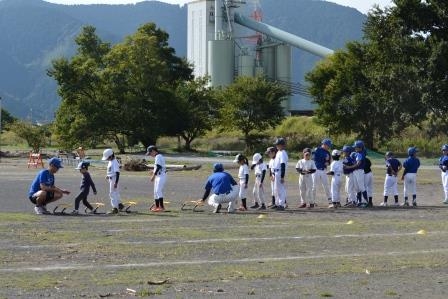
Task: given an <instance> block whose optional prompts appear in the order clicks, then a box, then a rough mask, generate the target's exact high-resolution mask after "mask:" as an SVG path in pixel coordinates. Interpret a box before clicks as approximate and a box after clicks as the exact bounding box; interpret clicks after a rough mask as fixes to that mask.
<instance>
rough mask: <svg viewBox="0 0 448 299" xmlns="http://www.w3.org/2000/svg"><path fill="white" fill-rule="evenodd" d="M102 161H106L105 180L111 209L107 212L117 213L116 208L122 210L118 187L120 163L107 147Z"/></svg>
mask: <svg viewBox="0 0 448 299" xmlns="http://www.w3.org/2000/svg"><path fill="white" fill-rule="evenodd" d="M102 160H103V161H108V163H107V173H106V180H107V181H109V197H110V204H111V205H112V210H111V211H110V212H109V214H117V213H118V210H122V209H123V208H124V205H123V204H122V203H121V198H120V188H119V185H118V181H119V180H120V164H119V163H118V161H117V159H116V158H115V154H114V151H113V150H112V149H111V148H107V149H105V150H104V151H103V158H102Z"/></svg>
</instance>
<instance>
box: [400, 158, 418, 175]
mask: <svg viewBox="0 0 448 299" xmlns="http://www.w3.org/2000/svg"><path fill="white" fill-rule="evenodd" d="M403 167H404V169H405V170H404V171H405V173H417V170H418V168H419V167H420V160H419V159H418V158H416V157H414V156H410V157H408V158H407V159H406V160H404V162H403Z"/></svg>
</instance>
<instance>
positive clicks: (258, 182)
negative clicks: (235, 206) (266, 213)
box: [250, 153, 267, 210]
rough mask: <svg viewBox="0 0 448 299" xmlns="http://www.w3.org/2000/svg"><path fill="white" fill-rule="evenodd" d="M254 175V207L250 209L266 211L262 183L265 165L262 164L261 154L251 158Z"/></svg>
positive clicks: (264, 175)
mask: <svg viewBox="0 0 448 299" xmlns="http://www.w3.org/2000/svg"><path fill="white" fill-rule="evenodd" d="M251 168H252V169H253V170H254V173H255V183H254V188H253V190H252V194H253V195H254V205H253V206H251V207H250V208H251V209H259V210H266V204H265V202H264V188H263V182H264V179H265V177H266V169H267V167H266V164H265V163H264V162H263V157H262V156H261V154H259V153H256V154H254V155H253V157H252V167H251Z"/></svg>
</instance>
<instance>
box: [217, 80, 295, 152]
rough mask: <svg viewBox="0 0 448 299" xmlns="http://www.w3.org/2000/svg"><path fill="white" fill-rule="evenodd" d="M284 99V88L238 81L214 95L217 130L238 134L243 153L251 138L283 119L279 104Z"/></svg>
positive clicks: (263, 81)
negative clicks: (217, 108) (218, 107)
mask: <svg viewBox="0 0 448 299" xmlns="http://www.w3.org/2000/svg"><path fill="white" fill-rule="evenodd" d="M288 95H289V91H288V90H287V89H286V88H284V87H282V86H281V85H279V84H277V83H275V82H269V81H267V80H266V79H265V78H263V77H260V76H259V77H255V78H251V77H239V78H237V79H236V80H235V82H234V83H233V84H231V85H229V86H228V87H227V88H225V89H222V90H221V91H219V92H218V98H219V101H220V104H221V108H220V110H219V126H220V127H222V128H223V129H230V130H238V131H241V133H242V134H243V136H244V140H245V142H246V151H247V150H249V149H251V148H252V147H253V145H254V142H255V140H254V138H253V135H255V136H256V135H257V134H259V132H262V131H264V130H266V129H269V128H273V127H275V126H276V125H278V124H279V123H280V122H281V120H282V119H283V118H284V111H283V108H282V105H281V104H282V101H283V100H285V97H286V96H288Z"/></svg>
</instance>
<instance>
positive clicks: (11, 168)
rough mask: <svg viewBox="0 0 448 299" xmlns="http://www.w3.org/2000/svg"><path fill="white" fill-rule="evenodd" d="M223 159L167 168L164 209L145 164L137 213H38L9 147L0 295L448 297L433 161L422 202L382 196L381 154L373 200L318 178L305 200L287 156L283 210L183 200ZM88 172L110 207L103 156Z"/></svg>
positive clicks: (126, 183)
mask: <svg viewBox="0 0 448 299" xmlns="http://www.w3.org/2000/svg"><path fill="white" fill-rule="evenodd" d="M179 159H180V160H181V162H182V163H183V162H184V161H185V159H184V158H177V159H174V158H170V157H168V158H167V161H168V163H180V162H179ZM218 160H219V159H203V162H204V165H203V167H202V168H201V169H200V170H196V171H182V172H181V171H179V172H169V173H168V182H167V185H166V188H165V193H166V199H165V200H166V201H168V202H169V204H168V209H167V211H166V212H165V213H150V212H148V207H149V205H150V203H151V202H152V185H151V184H150V183H149V179H148V173H143V172H127V171H123V172H122V175H121V180H120V182H121V195H122V198H123V200H133V201H137V202H138V205H137V206H136V207H135V209H134V210H135V211H136V212H137V213H130V214H125V213H121V214H119V215H117V216H107V215H104V214H100V215H89V216H85V215H81V216H51V215H48V216H47V215H45V216H42V215H34V213H33V205H32V204H31V203H30V202H29V200H28V199H27V192H28V188H29V184H30V182H31V181H32V179H33V178H34V176H35V174H36V173H37V170H36V169H33V168H31V169H28V168H27V166H26V160H23V159H5V158H2V160H1V161H0V202H1V204H2V212H0V236H1V238H0V257H1V266H0V278H1V279H0V298H42V297H53V298H78V297H83V298H98V297H107V298H127V297H135V296H140V297H148V296H150V297H154V298H209V297H220V298H322V297H332V298H367V297H369V298H424V297H426V298H448V241H447V236H448V220H447V219H448V218H447V216H448V206H444V205H443V204H442V203H441V199H442V187H441V183H440V173H439V171H438V170H437V169H436V167H434V166H431V165H427V166H424V167H422V169H421V170H420V171H419V175H418V207H417V208H402V207H400V208H393V207H388V208H382V207H379V206H378V205H379V203H380V202H381V201H382V189H383V188H382V184H383V180H384V169H383V166H382V165H381V161H379V162H378V163H376V165H375V167H374V176H375V187H374V204H375V207H374V208H372V209H357V208H342V209H337V210H329V209H327V207H326V201H325V200H324V197H323V196H322V195H321V194H322V190H321V189H319V190H318V192H319V193H320V196H319V198H318V207H317V208H315V209H312V210H311V209H298V208H297V204H298V187H297V181H298V179H297V175H296V174H295V173H294V168H293V167H294V165H295V163H291V165H290V166H289V168H288V174H289V180H288V182H287V184H288V205H289V208H288V209H287V210H286V211H285V212H273V211H270V210H267V211H266V212H263V213H260V212H258V211H248V212H238V213H236V214H232V215H228V214H226V213H221V214H218V215H216V214H213V213H211V208H209V207H203V208H201V209H199V212H193V211H191V210H187V211H181V209H180V207H181V205H182V203H183V202H184V201H186V200H193V199H198V198H199V197H201V196H202V194H203V184H204V181H205V179H206V178H207V176H208V175H209V174H210V173H211V163H212V162H213V161H218ZM221 160H222V159H221ZM195 162H197V161H195ZM225 162H226V164H225V166H228V165H231V163H230V160H229V159H227V160H226V161H225ZM73 168H74V166H68V165H66V167H65V168H64V169H62V170H61V171H60V172H58V173H57V174H56V184H57V185H58V186H61V187H64V188H66V189H69V190H71V191H72V194H70V195H69V196H67V198H63V199H62V200H61V203H62V202H63V203H72V202H73V198H74V197H75V195H76V193H77V190H78V188H79V182H80V179H81V177H80V174H79V172H77V171H76V170H74V169H73ZM229 171H230V172H231V173H232V174H234V175H236V172H237V171H236V169H230V170H229ZM90 172H91V174H92V177H93V179H94V181H95V183H96V185H97V189H98V191H99V192H98V195H97V196H96V197H94V196H93V194H92V195H91V197H90V198H89V199H90V201H91V202H103V203H105V204H106V206H109V200H108V196H107V193H108V191H107V186H106V182H105V180H104V179H103V178H104V174H105V167H104V164H100V163H98V164H97V163H94V164H93V166H92V167H91V169H90ZM250 188H251V187H250ZM399 188H400V192H401V193H402V184H401V183H400V186H399ZM267 189H268V188H267ZM249 198H251V197H249ZM266 199H268V197H267V196H266ZM402 200H403V199H402V195H400V202H402ZM249 202H251V199H250V200H249ZM54 205H55V204H53V205H52V206H49V208H52V207H54Z"/></svg>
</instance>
